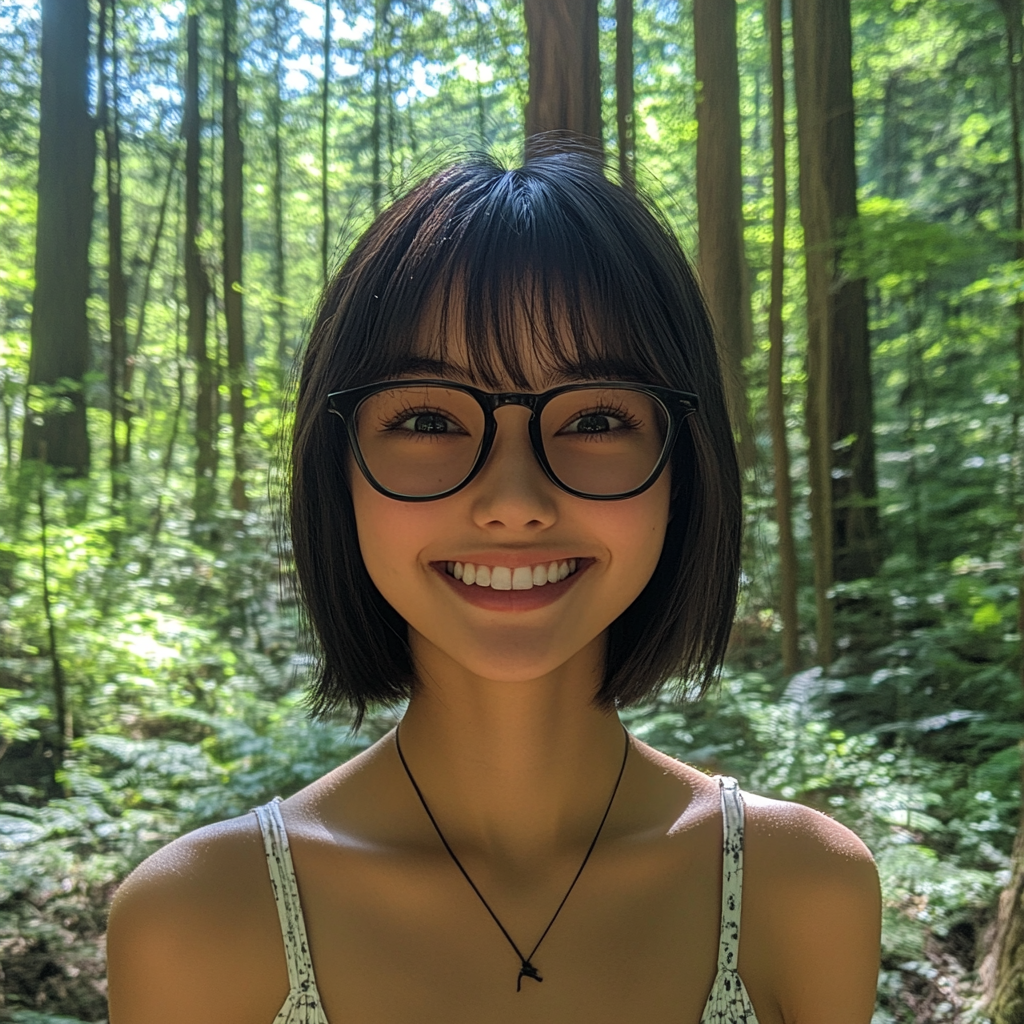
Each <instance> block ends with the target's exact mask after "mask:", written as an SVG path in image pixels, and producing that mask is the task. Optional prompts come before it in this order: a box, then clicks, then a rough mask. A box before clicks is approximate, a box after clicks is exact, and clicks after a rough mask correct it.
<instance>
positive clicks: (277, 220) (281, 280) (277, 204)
mask: <svg viewBox="0 0 1024 1024" xmlns="http://www.w3.org/2000/svg"><path fill="white" fill-rule="evenodd" d="M270 15H271V18H272V19H273V45H274V91H273V93H272V95H271V97H270V124H271V137H270V148H271V155H272V158H273V161H274V181H273V186H272V191H273V196H272V197H271V198H272V202H273V209H274V257H273V275H274V321H275V323H276V325H277V366H278V369H279V370H280V372H281V373H282V374H283V372H284V365H285V363H286V361H287V358H288V321H287V310H286V309H285V287H286V280H285V268H284V144H283V141H282V118H281V108H282V106H283V100H282V96H281V82H282V77H283V74H284V39H283V38H282V34H281V0H273V3H272V4H271V8H270ZM324 167H325V170H326V164H325V165H324ZM325 233H326V232H325Z"/></svg>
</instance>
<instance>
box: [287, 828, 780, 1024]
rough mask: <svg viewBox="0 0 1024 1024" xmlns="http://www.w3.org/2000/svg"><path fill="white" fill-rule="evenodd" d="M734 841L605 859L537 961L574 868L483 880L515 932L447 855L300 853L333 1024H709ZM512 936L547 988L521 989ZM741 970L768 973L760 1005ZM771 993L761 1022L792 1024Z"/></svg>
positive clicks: (534, 984)
mask: <svg viewBox="0 0 1024 1024" xmlns="http://www.w3.org/2000/svg"><path fill="white" fill-rule="evenodd" d="M720 842H721V840H720V834H719V835H718V836H716V835H715V834H714V830H708V834H707V835H704V836H701V835H696V836H692V837H689V838H688V839H687V840H686V841H680V842H678V843H674V844H673V843H667V842H666V843H662V844H660V845H658V844H655V845H654V846H652V847H650V848H646V849H636V848H610V849H606V850H604V851H601V855H598V854H595V856H594V858H593V859H592V860H591V862H590V863H589V864H588V865H587V868H586V870H585V872H584V874H583V875H581V877H580V879H579V881H578V882H577V884H576V886H575V888H574V889H573V891H572V893H571V895H570V896H569V898H568V899H567V900H566V902H565V904H564V906H563V907H562V909H561V911H560V912H559V914H558V916H557V918H556V919H555V921H554V923H553V924H551V927H550V930H549V931H548V932H547V934H546V935H545V936H544V938H543V940H542V941H541V942H540V945H539V947H538V948H537V949H536V952H534V947H535V946H536V944H537V941H538V940H539V939H540V938H541V936H542V934H543V933H544V931H545V929H546V928H547V927H548V924H549V922H550V921H551V917H552V915H553V914H554V912H555V910H556V908H557V907H558V905H559V902H560V901H561V899H562V897H563V896H564V894H565V890H566V888H567V886H568V884H569V882H571V880H572V877H573V874H574V868H573V866H572V865H571V864H568V863H567V864H566V865H564V866H562V867H561V868H560V869H559V870H555V871H551V872H549V873H546V874H545V876H544V877H543V878H530V877H517V876H516V874H515V872H505V873H496V874H492V875H487V874H486V873H485V872H481V871H478V872H477V873H476V878H475V881H476V882H477V884H478V887H479V888H480V890H481V893H482V895H483V896H484V897H485V898H486V900H487V902H488V904H489V905H490V907H491V909H492V910H493V911H494V914H495V915H496V916H497V918H498V920H499V921H500V923H501V926H503V927H504V929H505V930H506V931H507V932H508V937H506V936H505V935H504V934H503V933H502V929H501V927H499V924H498V923H497V922H496V921H495V920H494V918H492V916H491V914H490V913H489V912H488V910H487V908H486V907H485V906H484V905H483V902H482V901H481V900H480V898H478V896H477V895H476V894H475V893H474V892H473V889H472V888H471V887H470V885H469V884H468V883H467V882H466V880H465V879H464V878H463V877H462V875H461V874H460V873H459V871H458V869H457V868H456V867H455V866H454V864H453V863H452V862H451V861H450V860H449V859H448V858H447V857H446V856H444V855H443V854H442V855H441V856H438V857H430V858H428V859H423V858H406V857H401V856H395V855H379V854H373V853H367V852H362V851H357V852H353V851H339V850H338V849H337V847H334V848H330V847H316V846H312V845H310V846H304V845H303V844H302V843H301V842H300V843H297V844H295V846H294V847H293V855H294V857H295V862H296V869H297V874H298V876H299V879H300V885H301V889H302V901H303V911H304V917H305V922H306V928H307V931H308V935H309V942H310V948H311V951H312V960H313V965H314V969H315V973H316V982H317V987H318V989H319V992H320V996H321V1000H322V1003H323V1006H324V1010H325V1012H326V1014H327V1017H328V1020H330V1021H331V1024H341V1022H359V1024H398V1022H402V1024H405V1022H408V1021H410V1020H415V1021H417V1022H422V1024H430V1022H434V1021H437V1022H442V1021H443V1022H445V1024H458V1022H462V1021H465V1022H467V1024H469V1022H473V1024H477V1022H480V1021H488V1022H489V1024H490V1022H493V1024H505V1022H508V1024H512V1022H517V1024H522V1022H531V1024H548V1022H552V1024H554V1022H556V1021H557V1022H559V1024H567V1022H572V1021H581V1022H582V1021H586V1022H587V1024H604V1022H607V1024H613V1022H614V1024H623V1022H627V1021H641V1020H642V1021H648V1020H658V1021H665V1022H679V1024H697V1022H698V1021H699V1019H700V1015H701V1012H702V1010H703V1008H704V1003H705V1001H706V999H707V996H708V993H709V991H710V990H711V987H712V984H713V983H714V979H715V972H716V961H717V954H718V941H719V921H720V911H721V874H720V863H721V861H720ZM705 846H707V847H708V848H707V849H705V848H704V847H705ZM467 867H469V865H467ZM471 874H472V871H471ZM510 940H511V941H510ZM512 942H514V943H515V944H516V945H517V946H518V947H519V950H520V952H521V953H522V955H523V956H526V957H530V959H531V962H532V963H533V965H534V966H535V967H536V968H537V972H538V973H539V974H540V976H541V977H542V978H543V981H540V982H538V981H535V980H533V979H531V978H526V977H524V978H521V979H520V977H519V974H520V965H521V962H520V959H519V956H518V955H517V953H516V952H515V950H514V949H513V948H512ZM531 954H532V956H531ZM744 954H746V955H744ZM744 961H746V962H745V963H744ZM741 970H743V971H745V972H746V973H749V974H750V975H751V976H752V978H753V979H754V981H753V987H752V986H751V983H750V982H749V981H748V983H747V984H748V990H750V991H751V996H752V997H753V998H755V999H757V995H758V993H757V991H756V990H757V989H758V987H762V988H764V987H765V986H763V985H761V986H759V982H758V981H757V980H756V979H757V977H758V976H759V974H760V973H763V972H761V971H760V970H759V969H758V968H757V966H756V956H751V955H750V954H748V953H747V951H746V949H742V950H741ZM745 980H746V977H745ZM517 983H518V991H517ZM760 995H761V998H760V1000H759V1002H760V1003H761V1004H763V1005H764V1009H762V1006H761V1005H758V1006H757V1010H758V1015H759V1019H760V1022H761V1024H779V1022H781V1018H779V1017H773V1016H772V1013H771V1010H770V1006H769V1005H768V1004H770V1003H771V999H770V996H769V994H768V992H767V991H763V992H762V993H761V994H760Z"/></svg>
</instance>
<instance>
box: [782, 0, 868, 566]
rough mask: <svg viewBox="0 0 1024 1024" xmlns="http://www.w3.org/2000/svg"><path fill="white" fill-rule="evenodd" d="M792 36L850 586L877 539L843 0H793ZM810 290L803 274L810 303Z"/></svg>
mask: <svg viewBox="0 0 1024 1024" xmlns="http://www.w3.org/2000/svg"><path fill="white" fill-rule="evenodd" d="M793 38H794V52H795V53H796V68H797V75H796V90H797V111H798V124H799V122H801V121H802V122H804V124H805V125H810V124H813V125H814V126H815V129H814V131H806V132H805V131H803V130H802V129H801V130H800V175H801V207H802V206H803V205H804V201H803V196H804V193H803V179H804V177H805V176H806V177H807V178H808V184H809V186H810V187H811V189H812V190H813V191H815V192H817V193H819V194H818V195H816V196H815V197H814V199H813V201H812V203H811V210H810V212H811V214H812V215H811V216H810V217H809V218H808V217H805V218H803V219H804V236H805V244H806V246H807V250H808V252H811V250H815V252H816V257H815V258H816V260H820V262H821V268H820V269H821V272H820V273H817V272H816V273H815V275H814V285H813V287H814V288H815V289H816V293H815V297H814V300H813V301H814V302H815V303H820V304H822V306H823V310H822V312H823V315H824V316H825V318H826V320H827V325H828V329H827V347H828V350H829V351H828V377H827V385H826V386H827V389H828V396H827V399H826V400H825V402H824V403H823V408H822V412H823V414H824V415H826V416H827V424H828V426H827V430H828V440H829V446H830V452H829V453H828V455H829V471H830V475H831V489H832V513H831V514H832V534H833V552H832V557H833V568H832V572H833V574H834V577H835V578H836V579H839V580H854V579H860V578H862V577H866V576H873V575H874V574H875V572H877V570H878V566H879V564H880V562H881V537H880V528H879V521H878V484H877V480H876V475H875V441H874V433H873V430H874V402H873V398H872V385H871V344H870V338H869V334H868V312H867V292H866V283H865V281H864V280H863V279H862V278H858V279H852V278H849V277H847V276H846V274H845V273H844V272H843V269H842V266H841V262H842V252H843V248H844V245H845V241H846V236H847V234H848V233H849V231H850V230H851V228H852V227H853V226H854V224H855V223H856V219H857V169H856V151H855V136H854V130H855V129H854V105H853V72H852V65H851V59H852V45H853V44H852V36H851V29H850V0H793ZM805 137H806V138H805ZM812 148H813V150H814V152H811V149H812ZM812 181H813V184H812ZM810 288H811V277H810V276H809V277H808V293H809V298H808V303H809V305H810V303H811V299H810ZM822 368H823V369H824V365H823V367H822Z"/></svg>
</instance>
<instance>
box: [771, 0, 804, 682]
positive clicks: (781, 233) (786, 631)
mask: <svg viewBox="0 0 1024 1024" xmlns="http://www.w3.org/2000/svg"><path fill="white" fill-rule="evenodd" d="M766 19H767V21H768V32H769V36H770V38H771V70H772V282H771V300H770V305H769V310H768V337H769V340H770V345H771V347H770V350H769V354H768V418H769V420H770V422H771V431H772V449H773V451H774V455H775V459H774V462H775V521H776V523H777V524H778V529H779V591H780V594H779V606H780V610H781V612H782V664H783V667H784V668H785V670H786V671H787V672H788V673H790V674H792V673H794V672H796V671H797V670H798V669H799V667H800V655H799V649H798V639H799V623H798V622H797V601H796V598H797V561H796V543H795V541H794V539H793V486H792V483H791V481H790V476H789V445H788V442H787V440H786V396H785V392H784V390H783V387H782V373H783V354H784V353H783V336H784V335H783V324H782V303H783V292H782V285H783V274H784V271H785V254H786V78H785V65H784V63H783V50H782V0H768V3H767V10H766Z"/></svg>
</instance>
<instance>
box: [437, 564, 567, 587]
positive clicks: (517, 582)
mask: <svg viewBox="0 0 1024 1024" xmlns="http://www.w3.org/2000/svg"><path fill="white" fill-rule="evenodd" d="M583 562H584V559H581V558H564V559H561V560H556V561H553V562H539V563H538V564H537V565H521V566H518V567H517V568H515V569H512V568H509V567H508V566H505V565H474V564H473V563H472V562H447V563H445V572H446V573H447V574H448V575H449V576H451V577H453V578H454V579H457V580H461V581H462V582H463V583H464V584H465V585H466V586H467V587H472V586H477V587H489V588H490V589H491V590H533V588H534V587H544V586H547V585H548V584H549V583H561V582H562V580H565V579H568V578H569V577H570V576H572V575H573V574H574V573H576V572H577V571H578V570H579V568H580V565H581V564H582V563H583Z"/></svg>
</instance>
